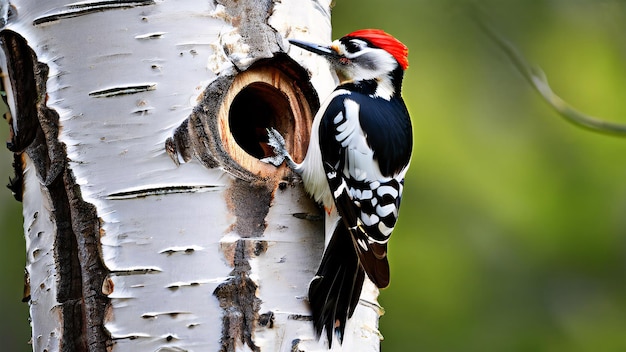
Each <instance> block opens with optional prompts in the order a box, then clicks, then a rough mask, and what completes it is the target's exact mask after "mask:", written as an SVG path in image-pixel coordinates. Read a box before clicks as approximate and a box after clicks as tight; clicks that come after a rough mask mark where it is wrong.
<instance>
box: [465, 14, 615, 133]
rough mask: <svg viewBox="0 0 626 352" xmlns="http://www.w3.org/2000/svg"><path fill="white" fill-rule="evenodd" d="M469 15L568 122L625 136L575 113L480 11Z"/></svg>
mask: <svg viewBox="0 0 626 352" xmlns="http://www.w3.org/2000/svg"><path fill="white" fill-rule="evenodd" d="M470 12H471V14H472V17H473V18H474V20H475V21H476V23H477V24H478V26H479V27H480V28H481V29H482V30H483V32H484V33H485V34H486V35H487V36H488V37H489V38H490V39H491V40H493V42H494V43H495V44H496V45H497V46H498V47H499V48H500V49H502V51H503V52H504V53H505V54H506V55H507V57H508V58H509V59H510V60H511V63H513V65H514V66H515V68H517V70H518V71H519V72H520V73H521V74H522V76H524V78H525V79H526V81H528V83H529V84H530V85H531V86H532V87H533V88H534V89H535V90H536V91H537V92H538V93H539V95H541V97H542V98H543V99H544V100H545V101H546V102H547V103H548V104H550V106H552V107H553V108H554V109H555V110H556V112H557V113H558V114H559V115H561V117H563V118H564V119H565V120H566V121H567V122H570V123H572V124H574V125H576V126H578V127H582V128H584V129H587V130H590V131H593V132H599V133H604V134H611V135H615V136H620V137H626V125H624V124H620V123H614V122H609V121H604V120H602V119H599V118H597V117H593V116H590V115H587V114H585V113H583V112H580V111H578V110H576V109H575V108H574V107H573V106H571V105H570V104H568V103H567V102H566V101H565V100H563V99H561V97H559V96H558V95H557V94H556V93H554V92H553V91H552V88H551V87H550V85H549V84H548V79H547V77H546V75H545V73H544V72H543V71H542V70H541V69H540V68H539V67H536V66H531V64H530V63H529V62H528V61H527V60H526V58H524V56H523V55H522V53H520V51H519V50H518V49H517V48H516V47H515V46H514V45H513V44H512V43H511V42H510V41H508V40H507V39H506V38H505V37H504V36H502V35H500V34H499V33H498V32H497V31H496V29H494V27H493V26H492V25H491V24H490V23H489V22H488V20H487V18H486V16H485V15H484V14H482V13H481V12H480V10H478V9H476V8H475V7H472V8H471V11H470Z"/></svg>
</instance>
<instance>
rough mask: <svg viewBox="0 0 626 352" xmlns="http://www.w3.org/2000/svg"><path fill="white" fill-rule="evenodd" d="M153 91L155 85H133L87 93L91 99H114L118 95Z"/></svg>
mask: <svg viewBox="0 0 626 352" xmlns="http://www.w3.org/2000/svg"><path fill="white" fill-rule="evenodd" d="M155 89H156V84H155V83H145V84H134V85H127V86H119V87H113V88H107V89H102V90H95V91H93V92H89V96H90V97H93V98H110V97H116V96H118V95H129V94H137V93H143V92H148V91H151V90H155Z"/></svg>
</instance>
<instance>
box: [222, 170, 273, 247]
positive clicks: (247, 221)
mask: <svg viewBox="0 0 626 352" xmlns="http://www.w3.org/2000/svg"><path fill="white" fill-rule="evenodd" d="M225 196H226V201H227V204H228V207H229V209H230V211H231V212H232V213H233V215H235V217H236V221H235V223H234V224H233V228H232V231H233V232H236V233H237V234H238V235H239V236H241V237H244V238H249V237H260V236H262V235H263V232H265V227H266V223H265V217H266V216H267V213H268V212H269V208H270V203H271V201H272V191H271V190H270V189H269V188H268V187H267V186H266V185H265V184H264V183H260V182H259V183H256V184H255V183H250V182H246V181H244V180H240V179H235V180H233V183H232V186H231V187H230V188H229V189H228V191H227V192H226V195H225Z"/></svg>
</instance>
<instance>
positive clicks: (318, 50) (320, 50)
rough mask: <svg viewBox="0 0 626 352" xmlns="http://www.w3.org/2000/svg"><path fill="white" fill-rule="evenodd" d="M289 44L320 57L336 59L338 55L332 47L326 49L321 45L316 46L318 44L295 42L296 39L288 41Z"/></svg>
mask: <svg viewBox="0 0 626 352" xmlns="http://www.w3.org/2000/svg"><path fill="white" fill-rule="evenodd" d="M289 43H291V44H293V45H295V46H297V47H300V48H302V49H304V50H308V51H310V52H312V53H315V54H318V55H322V56H326V57H329V58H338V57H339V54H338V53H337V51H336V50H334V49H333V48H332V47H328V46H323V45H318V44H314V43H309V42H304V41H302V40H297V39H289Z"/></svg>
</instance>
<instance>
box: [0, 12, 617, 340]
mask: <svg viewBox="0 0 626 352" xmlns="http://www.w3.org/2000/svg"><path fill="white" fill-rule="evenodd" d="M465 4H466V2H464V1H461V0H459V1H450V0H446V1H444V0H421V1H420V0H404V1H402V0H386V1H373V0H337V1H336V5H335V8H334V10H333V32H334V35H333V37H334V38H337V37H340V36H342V35H343V34H346V33H348V32H351V31H353V30H355V29H359V28H366V27H372V28H382V29H384V30H386V31H388V32H390V33H392V34H394V35H395V36H396V37H398V38H399V39H400V40H402V41H403V42H404V43H405V44H407V46H409V48H410V68H409V70H408V71H407V75H406V79H405V85H404V97H405V100H406V102H407V105H408V107H409V110H410V112H411V114H412V118H413V123H414V133H415V149H414V154H413V161H412V168H411V170H410V172H409V175H408V179H407V181H406V185H407V186H406V188H405V196H404V203H403V206H402V210H401V216H400V221H399V224H398V227H397V230H396V232H395V233H394V239H393V240H392V241H391V244H390V247H391V248H390V260H391V265H392V284H391V287H390V288H389V289H386V290H384V291H383V293H382V295H381V302H382V304H383V306H384V307H385V310H386V314H385V315H384V316H383V317H382V319H381V329H382V333H383V334H384V336H385V341H384V342H383V344H382V349H383V351H387V352H395V351H429V352H430V351H435V352H439V351H441V352H443V351H446V352H447V351H459V352H468V351H569V352H572V351H573V352H577V351H594V352H595V351H605V352H606V351H608V352H610V351H626V182H625V180H626V139H620V138H616V137H610V136H605V135H599V134H594V133H591V132H587V131H584V130H581V129H579V128H576V127H573V126H571V125H569V124H567V123H566V122H564V121H563V120H562V119H561V118H560V117H559V116H558V115H557V114H556V113H555V112H554V111H553V110H552V109H551V108H550V107H549V106H548V105H546V104H545V103H544V102H543V101H542V100H541V99H540V98H539V97H538V95H537V94H536V93H535V92H534V91H532V90H531V89H530V87H529V86H528V84H527V83H526V82H525V81H524V80H523V78H522V77H521V75H520V74H518V73H517V72H516V71H515V69H514V68H513V66H512V65H511V64H510V62H509V61H508V59H507V58H506V57H505V56H504V55H503V54H502V53H501V51H500V50H499V49H498V48H497V47H496V46H495V45H494V44H493V43H492V42H490V41H489V40H488V39H486V37H485V36H484V35H482V34H481V33H480V32H479V30H477V28H476V26H475V25H474V24H473V23H472V22H471V21H470V20H469V19H468V17H467V15H466V12H465V6H464V5H465ZM479 6H480V8H482V9H483V11H484V12H485V13H486V14H487V15H488V16H489V17H490V18H491V19H492V20H493V23H494V24H495V25H496V27H497V28H498V29H499V31H500V33H501V34H503V35H505V36H507V37H508V38H509V39H510V40H511V41H512V42H514V43H515V44H516V45H517V46H518V47H519V48H520V49H521V50H522V52H523V53H524V54H525V56H526V57H527V58H528V60H529V61H531V62H532V63H535V64H537V65H540V66H541V67H542V68H543V69H544V71H545V72H546V73H547V75H548V77H549V80H550V82H551V84H552V87H553V88H554V90H555V91H556V92H557V93H558V94H560V95H561V97H563V98H564V99H566V100H567V101H569V102H570V103H572V104H573V105H574V106H576V107H577V108H579V109H580V110H582V111H584V112H586V113H589V114H591V115H595V116H601V117H602V118H604V119H606V120H610V121H616V122H622V123H625V124H626V1H600V0H593V1H592V0H525V1H521V0H516V1H513V0H510V1H504V0H500V1H496V0H491V1H480V2H479ZM0 134H1V135H3V136H7V134H8V127H7V126H6V124H4V123H0ZM1 149H3V148H1ZM10 159H11V156H10V154H9V152H8V151H6V150H4V151H2V152H0V165H2V166H1V167H0V170H1V172H0V180H4V181H3V182H5V181H7V180H8V177H9V175H10V174H11V163H10ZM0 197H1V198H0V199H1V201H0V226H1V227H0V228H1V229H2V233H1V235H2V241H3V245H2V246H0V276H1V277H2V284H1V285H0V302H2V305H1V309H2V310H1V311H0V314H1V316H3V317H4V318H5V319H1V320H0V341H2V344H3V349H4V348H7V349H6V350H7V351H26V350H28V349H29V348H30V347H29V346H27V345H26V341H27V340H28V339H29V326H28V318H27V306H26V304H23V303H20V300H21V298H22V280H23V278H22V275H23V265H24V260H25V259H24V258H25V255H24V240H23V235H22V228H21V214H20V204H19V203H17V202H15V201H14V200H13V199H12V197H11V194H10V192H9V191H8V190H4V191H2V192H1V196H0ZM7 317H9V318H8V319H7Z"/></svg>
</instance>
